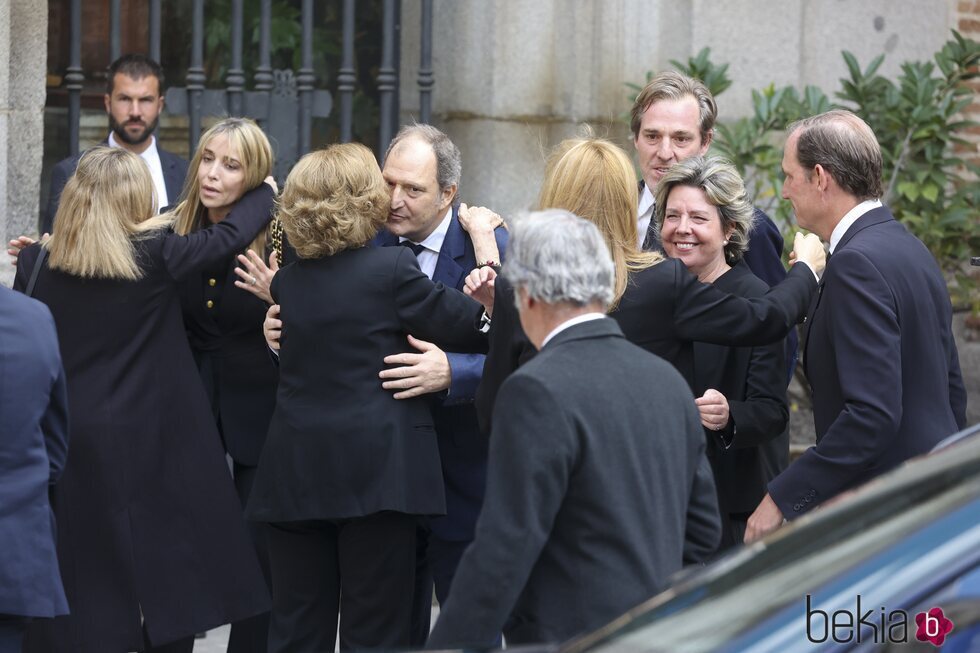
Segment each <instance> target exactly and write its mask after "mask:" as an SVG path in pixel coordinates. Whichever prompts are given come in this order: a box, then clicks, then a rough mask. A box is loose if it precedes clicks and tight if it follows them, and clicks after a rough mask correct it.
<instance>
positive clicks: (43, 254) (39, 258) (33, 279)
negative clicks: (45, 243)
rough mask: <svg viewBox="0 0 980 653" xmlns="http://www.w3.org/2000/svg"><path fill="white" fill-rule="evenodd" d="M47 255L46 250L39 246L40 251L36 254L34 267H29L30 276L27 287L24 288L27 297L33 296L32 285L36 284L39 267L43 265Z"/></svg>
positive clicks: (39, 271) (39, 272)
mask: <svg viewBox="0 0 980 653" xmlns="http://www.w3.org/2000/svg"><path fill="white" fill-rule="evenodd" d="M47 256H48V250H47V249H45V248H44V247H41V252H40V253H39V254H38V255H37V259H36V260H35V261H34V267H33V268H32V269H31V278H30V280H29V281H28V282H27V288H25V289H24V294H25V295H27V296H28V297H33V296H34V286H36V285H37V275H39V274H41V268H43V267H44V259H45V258H47Z"/></svg>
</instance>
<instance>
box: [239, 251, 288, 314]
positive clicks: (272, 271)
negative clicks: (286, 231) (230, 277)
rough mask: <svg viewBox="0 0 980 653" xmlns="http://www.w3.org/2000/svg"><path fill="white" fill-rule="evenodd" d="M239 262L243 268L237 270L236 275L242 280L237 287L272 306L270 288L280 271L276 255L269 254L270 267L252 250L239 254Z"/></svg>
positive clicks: (273, 253)
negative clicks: (273, 278)
mask: <svg viewBox="0 0 980 653" xmlns="http://www.w3.org/2000/svg"><path fill="white" fill-rule="evenodd" d="M238 262H239V263H240V264H241V265H242V267H238V268H235V274H237V275H238V276H239V277H241V279H240V280H239V279H236V280H235V285H236V286H238V287H239V288H241V289H242V290H247V291H248V292H250V293H252V294H253V295H255V296H256V297H258V298H259V299H261V300H262V301H264V302H265V303H266V304H271V303H272V293H271V292H270V291H269V287H270V286H271V285H272V277H274V276H276V272H278V271H279V259H278V258H277V257H276V253H275V252H272V253H271V254H269V265H266V264H265V261H263V260H262V258H261V257H260V256H259V255H258V254H256V253H255V252H253V251H252V250H248V251H247V252H245V254H239V255H238ZM242 268H245V269H244V270H243V269H242Z"/></svg>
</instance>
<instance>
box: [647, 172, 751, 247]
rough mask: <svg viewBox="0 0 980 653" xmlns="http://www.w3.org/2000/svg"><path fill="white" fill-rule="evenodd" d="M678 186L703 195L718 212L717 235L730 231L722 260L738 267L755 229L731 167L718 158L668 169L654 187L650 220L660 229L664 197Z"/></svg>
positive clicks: (742, 188)
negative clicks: (654, 197)
mask: <svg viewBox="0 0 980 653" xmlns="http://www.w3.org/2000/svg"><path fill="white" fill-rule="evenodd" d="M678 186H690V187H692V188H700V189H701V190H702V191H704V194H705V196H706V197H707V198H708V201H709V202H710V203H711V204H712V205H714V206H715V207H717V208H718V215H719V216H720V217H721V231H722V233H727V232H728V230H729V229H732V235H731V236H729V237H728V244H727V245H725V260H726V261H727V262H728V263H729V264H734V263H738V262H739V261H740V260H742V256H743V255H744V254H745V252H746V251H748V249H749V234H750V233H751V232H752V227H754V226H755V209H754V208H753V207H752V203H751V202H749V195H748V193H747V192H746V191H745V183H744V182H743V181H742V177H741V175H739V174H738V170H736V169H735V166H733V165H732V164H731V163H729V162H728V161H726V160H725V159H722V158H721V157H717V156H712V157H707V158H706V157H701V156H692V157H691V158H689V159H686V160H684V161H681V162H680V163H676V164H674V165H673V166H671V167H670V169H669V170H668V171H667V174H665V175H664V176H663V178H662V179H661V180H660V183H659V184H657V201H656V204H655V207H656V209H655V211H656V212H655V213H654V220H656V224H657V229H663V226H664V217H665V216H666V214H667V197H668V196H669V195H670V191H672V190H674V188H676V187H678Z"/></svg>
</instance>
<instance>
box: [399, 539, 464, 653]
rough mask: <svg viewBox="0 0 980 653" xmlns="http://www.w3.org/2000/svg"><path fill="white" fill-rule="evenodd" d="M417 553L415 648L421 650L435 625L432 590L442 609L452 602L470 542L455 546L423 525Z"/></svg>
mask: <svg viewBox="0 0 980 653" xmlns="http://www.w3.org/2000/svg"><path fill="white" fill-rule="evenodd" d="M417 537H418V544H417V547H416V552H415V596H414V599H413V604H414V607H413V608H412V648H422V647H423V646H425V641H426V640H427V639H428V638H429V628H430V626H431V625H432V624H431V622H432V589H433V587H435V592H436V599H437V600H438V601H439V605H445V604H446V601H447V600H448V599H449V588H450V586H451V585H452V583H453V577H454V576H455V575H456V568H457V567H459V561H460V559H461V558H462V557H463V553H464V552H465V551H466V547H468V546H469V545H470V541H469V540H468V541H464V542H456V541H449V540H443V539H440V538H438V537H436V535H435V533H433V532H432V531H430V530H429V529H428V528H427V527H425V526H422V525H420V526H419V529H418V534H417Z"/></svg>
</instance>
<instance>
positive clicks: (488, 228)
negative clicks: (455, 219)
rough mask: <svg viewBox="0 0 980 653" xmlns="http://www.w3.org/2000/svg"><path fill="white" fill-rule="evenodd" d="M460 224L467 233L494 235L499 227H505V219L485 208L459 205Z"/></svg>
mask: <svg viewBox="0 0 980 653" xmlns="http://www.w3.org/2000/svg"><path fill="white" fill-rule="evenodd" d="M459 224H461V225H462V226H463V229H465V230H466V233H468V234H470V235H473V234H474V233H481V232H482V233H488V232H489V233H492V232H493V230H494V229H496V228H497V227H500V226H503V227H504V228H506V227H507V225H506V224H504V219H503V218H501V217H500V216H499V215H498V214H496V213H494V212H493V211H491V210H490V209H488V208H487V207H485V206H467V205H466V204H460V205H459Z"/></svg>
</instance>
